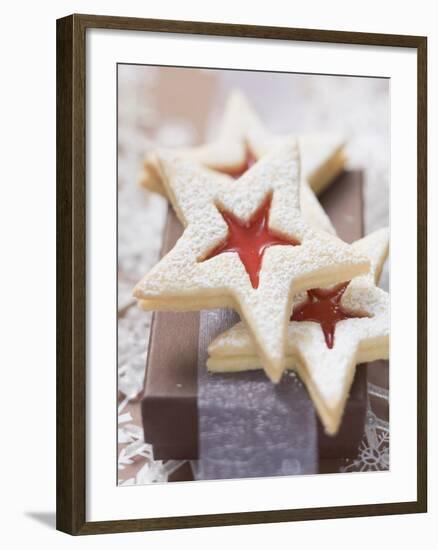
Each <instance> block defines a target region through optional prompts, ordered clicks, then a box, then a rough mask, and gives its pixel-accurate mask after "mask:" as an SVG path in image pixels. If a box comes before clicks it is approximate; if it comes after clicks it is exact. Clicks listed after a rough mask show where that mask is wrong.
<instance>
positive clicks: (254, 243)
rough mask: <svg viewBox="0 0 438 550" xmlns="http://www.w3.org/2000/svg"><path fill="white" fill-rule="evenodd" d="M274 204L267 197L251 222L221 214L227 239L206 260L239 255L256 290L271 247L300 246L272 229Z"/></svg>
mask: <svg viewBox="0 0 438 550" xmlns="http://www.w3.org/2000/svg"><path fill="white" fill-rule="evenodd" d="M271 200H272V196H271V195H268V196H267V197H266V199H265V200H264V201H263V203H262V205H261V206H260V208H258V209H257V210H256V212H254V214H253V216H251V218H250V219H249V220H248V221H242V220H241V219H239V218H237V217H236V216H235V215H234V214H232V213H231V212H227V211H226V210H219V211H220V213H221V214H222V216H223V218H224V220H225V221H226V223H227V225H228V235H227V237H226V238H225V240H224V241H223V242H222V243H220V244H219V245H218V246H216V247H215V248H214V249H213V250H212V251H211V252H210V253H209V254H208V256H207V257H206V258H204V259H205V260H209V259H210V258H214V256H217V255H218V254H223V253H224V252H237V254H239V258H240V261H241V262H242V263H243V265H244V267H245V270H246V272H247V273H248V275H249V279H250V281H251V285H252V287H253V288H258V286H259V275H260V271H261V268H262V260H263V254H264V251H265V250H266V248H268V246H274V245H290V246H296V245H299V244H300V243H299V241H297V240H295V239H291V238H289V237H285V236H282V235H280V234H279V233H276V232H274V231H273V230H272V229H270V228H269V210H270V207H271Z"/></svg>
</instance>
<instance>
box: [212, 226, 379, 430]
mask: <svg viewBox="0 0 438 550" xmlns="http://www.w3.org/2000/svg"><path fill="white" fill-rule="evenodd" d="M353 247H354V248H355V250H357V251H358V252H360V253H366V254H367V256H368V257H369V260H370V264H371V270H370V273H369V274H367V275H365V276H360V277H357V278H355V279H353V280H352V281H351V283H350V284H349V285H348V287H347V289H346V291H345V292H344V294H343V296H342V300H341V304H342V306H343V307H344V308H345V309H347V310H350V311H361V312H364V313H366V314H367V315H368V317H364V318H352V319H346V320H343V321H340V322H338V323H337V325H336V333H335V340H334V346H333V348H332V349H329V348H328V347H327V345H326V342H325V339H324V335H323V332H322V330H321V327H320V326H319V324H317V323H314V322H309V321H304V322H295V321H293V322H290V323H289V325H288V329H287V330H288V332H287V342H286V356H287V361H286V364H287V366H288V367H289V368H295V369H296V370H297V371H298V373H299V374H300V376H301V377H302V379H303V381H304V383H305V384H306V386H307V388H308V390H309V393H310V395H311V397H312V399H313V401H314V403H315V406H316V408H317V410H318V412H319V415H320V417H321V420H322V421H323V423H324V426H325V428H326V430H327V431H328V432H329V433H334V432H336V430H337V428H338V426H339V423H340V420H341V417H342V412H343V409H344V406H345V401H346V399H347V397H348V393H349V390H350V386H351V382H352V380H353V376H354V369H355V365H356V364H357V363H361V362H365V361H374V360H377V359H387V358H388V354H389V295H388V293H386V292H385V291H383V290H381V289H379V288H377V287H376V286H375V282H376V279H378V276H379V273H380V271H381V268H382V265H383V262H384V260H385V258H386V256H387V252H388V231H387V230H386V229H383V230H379V231H376V232H374V233H372V234H371V235H368V236H367V237H365V238H363V239H361V240H359V241H357V242H356V243H354V245H353ZM305 299H306V296H305V294H301V295H299V296H298V297H297V299H296V303H299V302H302V301H303V300H305ZM209 353H210V360H209V364H210V367H211V370H215V371H218V372H219V371H227V370H233V371H237V370H239V364H242V365H243V368H244V370H247V369H248V368H256V367H257V363H258V359H257V357H256V355H255V345H254V343H253V339H252V337H251V334H250V333H249V332H248V330H247V329H246V326H245V324H244V323H238V324H237V325H235V326H234V327H232V328H231V329H229V330H228V331H226V332H225V333H223V334H222V335H220V336H218V338H216V340H214V341H213V342H212V343H211V345H210V346H209Z"/></svg>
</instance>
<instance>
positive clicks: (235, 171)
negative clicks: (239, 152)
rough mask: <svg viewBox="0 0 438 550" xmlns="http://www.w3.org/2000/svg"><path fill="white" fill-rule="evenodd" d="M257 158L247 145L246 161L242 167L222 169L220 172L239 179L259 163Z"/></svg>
mask: <svg viewBox="0 0 438 550" xmlns="http://www.w3.org/2000/svg"><path fill="white" fill-rule="evenodd" d="M257 160H258V159H257V157H256V156H255V155H254V153H253V152H252V151H251V149H250V147H249V146H248V144H247V143H245V159H244V161H243V163H242V165H241V166H238V167H237V168H221V169H219V170H218V171H219V172H223V173H224V174H228V175H229V176H231V177H232V178H234V179H238V178H240V177H241V176H243V174H244V173H245V172H246V171H247V170H249V169H250V168H251V166H252V165H253V164H255V163H256V162H257Z"/></svg>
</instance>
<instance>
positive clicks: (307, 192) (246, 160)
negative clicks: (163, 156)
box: [141, 91, 345, 233]
mask: <svg viewBox="0 0 438 550" xmlns="http://www.w3.org/2000/svg"><path fill="white" fill-rule="evenodd" d="M295 137H296V139H297V140H298V144H299V148H300V154H301V174H302V191H301V193H302V197H301V200H302V210H303V214H304V216H305V218H306V219H307V220H308V221H309V223H311V224H313V225H315V226H316V227H318V228H319V229H323V230H325V231H329V232H331V233H334V229H333V226H332V225H331V222H330V220H329V218H328V216H327V215H326V214H325V212H324V210H323V208H322V207H321V205H320V203H319V201H318V199H317V198H316V197H315V194H314V192H313V191H315V192H318V193H320V192H321V191H322V190H323V189H324V188H325V187H326V186H327V185H328V184H329V183H331V182H332V181H333V180H334V178H335V177H336V176H337V175H339V173H340V172H341V171H342V170H343V168H344V165H345V154H344V141H343V140H342V139H341V138H340V137H338V136H336V135H332V134H309V135H302V136H295ZM285 139H288V138H287V137H285V136H275V135H273V134H272V133H270V132H269V131H268V130H267V128H266V127H265V126H264V125H263V123H262V122H261V120H260V119H259V117H258V116H257V114H256V112H255V111H254V109H253V108H252V107H251V105H250V104H249V103H248V100H247V99H246V97H245V96H244V95H243V94H242V93H241V92H239V91H234V92H233V93H231V94H230V97H229V99H228V102H227V104H226V107H225V112H224V115H223V118H222V122H221V125H220V128H219V132H218V137H217V139H216V140H215V141H212V142H211V143H207V144H205V145H201V146H198V147H191V148H185V149H178V150H177V151H174V152H175V154H176V155H178V156H181V157H182V158H186V159H190V160H192V161H194V162H196V163H199V164H201V165H203V166H205V167H206V168H209V169H211V170H214V171H217V172H221V173H223V174H226V175H228V177H230V178H237V177H240V176H241V175H243V173H244V172H245V171H246V170H247V169H248V168H249V167H250V166H252V165H253V164H254V163H255V162H257V160H258V159H259V158H261V157H262V156H263V155H265V154H266V153H268V152H269V151H271V150H272V149H274V148H275V147H277V146H278V145H279V144H281V142H283V141H284V140H285ZM289 139H290V137H289ZM162 179H163V175H162V174H161V173H160V168H159V162H158V159H157V155H156V153H149V154H148V155H147V156H146V159H145V161H144V166H143V172H142V175H141V184H142V185H144V186H145V187H147V188H148V189H150V190H151V191H155V192H157V193H161V194H163V195H165V186H164V184H163V181H162ZM309 186H310V187H309ZM312 189H313V191H312Z"/></svg>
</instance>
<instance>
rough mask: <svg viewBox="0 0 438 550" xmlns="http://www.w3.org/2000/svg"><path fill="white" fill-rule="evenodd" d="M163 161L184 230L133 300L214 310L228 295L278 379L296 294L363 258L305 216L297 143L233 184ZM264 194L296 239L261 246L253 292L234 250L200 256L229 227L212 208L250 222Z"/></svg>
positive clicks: (278, 223)
mask: <svg viewBox="0 0 438 550" xmlns="http://www.w3.org/2000/svg"><path fill="white" fill-rule="evenodd" d="M160 161H161V170H162V172H163V174H164V175H165V178H164V182H165V184H166V188H167V193H168V196H169V198H170V200H171V202H172V205H173V207H174V208H175V211H176V212H177V215H178V217H179V218H180V220H181V221H182V223H183V224H184V225H185V226H186V229H185V231H184V233H183V235H182V237H181V238H180V239H179V240H178V242H177V243H176V245H175V247H174V248H173V249H172V250H171V251H170V252H169V253H168V254H167V255H166V256H165V257H164V258H162V260H161V261H160V262H159V263H158V264H157V265H156V266H155V267H154V268H153V269H152V270H151V271H150V272H149V273H148V274H147V275H146V276H145V277H144V278H143V280H142V281H140V282H139V283H138V285H137V286H136V288H135V290H134V295H135V297H136V298H137V299H138V300H140V301H141V306H142V307H144V308H145V309H161V308H164V309H169V305H170V306H171V305H172V304H175V307H176V309H184V302H185V300H187V308H188V309H190V308H192V307H193V300H194V299H196V301H197V308H202V307H211V299H212V298H214V297H219V298H221V297H223V296H230V297H231V299H232V301H233V303H234V307H235V308H236V309H237V310H238V311H239V313H240V314H241V316H242V317H243V318H244V319H245V320H246V322H247V324H248V327H249V328H250V331H251V333H252V334H253V336H254V340H255V342H256V345H257V350H258V353H259V355H260V357H261V361H262V364H263V367H264V369H265V370H266V373H267V374H268V376H269V377H270V378H271V379H272V380H273V381H278V380H279V378H280V376H281V374H282V371H283V367H284V350H285V337H286V325H287V321H288V316H289V312H290V311H291V309H292V302H293V297H294V295H295V294H297V293H298V292H300V291H302V290H306V289H308V288H313V287H315V286H326V285H330V284H334V283H338V282H342V281H346V280H350V279H351V278H353V277H355V276H357V275H360V274H363V273H366V272H367V271H368V268H369V262H368V260H367V259H366V258H365V257H364V256H363V255H361V254H359V253H357V251H356V250H355V249H354V248H353V247H351V246H350V245H347V244H345V243H344V242H342V241H340V240H339V239H337V238H336V237H333V236H331V235H329V234H326V233H323V232H318V231H315V230H314V229H313V228H311V227H310V226H308V225H307V224H306V223H305V222H304V220H303V219H302V217H301V213H300V179H299V158H298V149H297V146H296V143H295V141H289V142H287V143H285V144H282V145H281V146H280V147H279V148H278V149H277V150H275V151H274V152H272V153H270V154H268V155H266V156H265V157H264V158H263V159H262V160H261V161H259V162H258V163H257V164H255V165H254V166H253V167H252V168H251V169H250V170H248V171H247V172H246V173H245V174H244V175H243V176H242V178H240V179H239V180H237V181H233V182H229V181H227V182H224V180H223V178H221V177H214V178H213V177H208V176H207V174H206V172H205V170H202V169H199V167H198V166H197V165H196V164H194V163H191V162H188V161H186V160H182V159H180V158H178V157H174V156H171V155H170V154H169V153H163V154H162V155H161V158H160ZM207 179H208V181H207ZM267 194H272V202H271V208H270V214H269V226H270V227H271V228H272V229H275V230H276V231H278V232H280V233H281V234H283V235H285V236H286V237H290V238H294V239H297V240H298V241H299V242H300V243H301V244H300V245H299V246H272V247H270V248H268V249H266V251H265V254H264V258H263V263H262V269H261V272H260V284H259V287H258V288H257V289H254V288H253V287H252V285H251V282H250V280H249V277H248V274H247V273H246V271H245V269H244V267H243V264H242V262H241V261H240V259H239V257H238V255H237V254H236V253H224V254H220V255H218V256H215V257H213V258H211V259H209V260H207V261H202V260H203V258H205V257H206V256H207V254H208V252H209V251H210V250H212V249H213V248H215V247H216V246H217V245H218V244H219V243H220V242H221V241H223V240H224V239H225V237H226V235H227V232H228V229H227V225H226V223H225V221H224V219H223V217H222V215H221V214H220V212H219V210H218V208H217V205H221V206H222V207H224V208H225V209H227V210H228V211H230V212H232V213H233V214H234V215H235V216H237V217H239V218H241V219H242V220H248V219H249V218H250V217H251V215H252V214H253V213H254V212H255V211H256V210H257V209H258V208H259V206H260V204H261V203H262V202H263V200H264V199H265V198H266V195H267ZM203 298H205V299H206V301H205V302H203ZM217 305H220V304H217ZM217 305H216V307H217Z"/></svg>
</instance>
